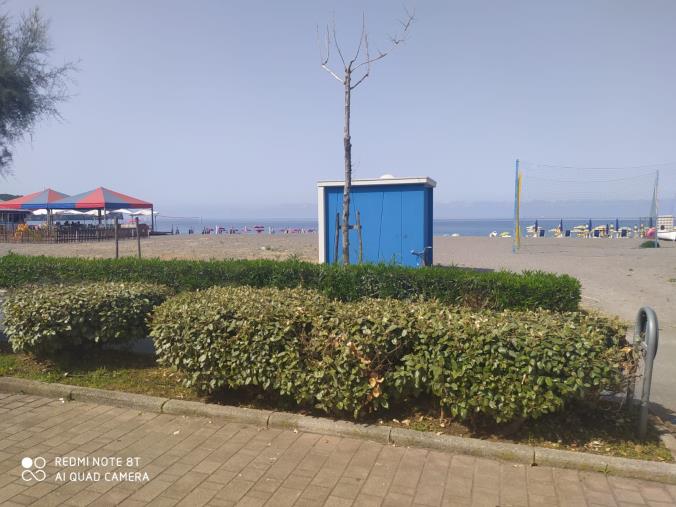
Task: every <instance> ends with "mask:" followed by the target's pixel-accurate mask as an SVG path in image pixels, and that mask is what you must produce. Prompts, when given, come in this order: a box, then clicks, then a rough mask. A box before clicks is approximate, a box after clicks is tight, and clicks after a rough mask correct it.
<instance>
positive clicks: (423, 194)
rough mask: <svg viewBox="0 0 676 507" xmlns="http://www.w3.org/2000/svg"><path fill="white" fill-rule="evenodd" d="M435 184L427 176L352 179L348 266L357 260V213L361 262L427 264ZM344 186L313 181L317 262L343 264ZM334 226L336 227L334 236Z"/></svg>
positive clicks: (430, 246)
mask: <svg viewBox="0 0 676 507" xmlns="http://www.w3.org/2000/svg"><path fill="white" fill-rule="evenodd" d="M436 185H437V184H436V182H435V181H434V180H433V179H431V178H427V177H422V178H394V177H392V176H389V175H386V176H383V177H381V178H379V179H368V180H352V191H351V192H350V263H351V264H357V263H358V262H359V251H360V241H359V230H358V228H357V227H356V225H357V214H359V222H360V225H361V253H362V262H372V263H376V262H385V263H395V264H402V265H404V266H418V265H422V264H423V261H424V264H425V265H428V266H429V265H432V258H433V255H432V204H433V201H432V191H433V189H434V187H436ZM343 186H344V184H343V182H342V181H320V182H319V183H317V190H318V212H319V217H318V220H319V262H326V263H334V262H338V263H342V259H343V246H342V245H343V239H342V232H341V230H340V229H341V227H342V224H341V222H342V210H343ZM336 223H338V224H339V226H338V234H336ZM336 238H337V239H338V248H336ZM336 252H337V255H336ZM413 252H416V253H417V254H418V255H416V253H413Z"/></svg>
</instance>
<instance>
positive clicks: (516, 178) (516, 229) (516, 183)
mask: <svg viewBox="0 0 676 507" xmlns="http://www.w3.org/2000/svg"><path fill="white" fill-rule="evenodd" d="M515 166H516V167H515V170H514V239H513V240H512V253H516V252H517V251H518V249H519V246H520V242H521V241H520V239H521V238H520V232H521V227H520V225H519V197H520V196H519V159H518V158H517V159H516V164H515Z"/></svg>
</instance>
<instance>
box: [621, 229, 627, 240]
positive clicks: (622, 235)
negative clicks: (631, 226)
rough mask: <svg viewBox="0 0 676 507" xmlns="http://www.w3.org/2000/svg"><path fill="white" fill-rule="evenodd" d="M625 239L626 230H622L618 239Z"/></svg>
mask: <svg viewBox="0 0 676 507" xmlns="http://www.w3.org/2000/svg"><path fill="white" fill-rule="evenodd" d="M626 237H627V229H622V230H621V231H620V238H626Z"/></svg>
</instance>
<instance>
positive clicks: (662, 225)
mask: <svg viewBox="0 0 676 507" xmlns="http://www.w3.org/2000/svg"><path fill="white" fill-rule="evenodd" d="M657 230H658V231H664V232H671V231H673V230H674V216H673V215H661V216H659V217H657Z"/></svg>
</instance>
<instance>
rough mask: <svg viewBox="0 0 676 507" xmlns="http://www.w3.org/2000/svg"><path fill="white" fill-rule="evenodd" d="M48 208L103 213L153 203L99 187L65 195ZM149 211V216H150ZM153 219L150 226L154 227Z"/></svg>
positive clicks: (151, 207) (138, 207)
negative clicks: (68, 195)
mask: <svg viewBox="0 0 676 507" xmlns="http://www.w3.org/2000/svg"><path fill="white" fill-rule="evenodd" d="M49 208H51V209H82V210H99V212H101V211H102V212H103V214H104V215H105V213H106V212H107V211H112V210H117V209H120V208H130V209H148V208H149V209H150V210H152V209H153V204H152V203H150V202H148V201H143V200H141V199H137V198H136V197H131V196H129V195H125V194H121V193H120V192H115V191H114V190H110V189H107V188H104V187H99V188H96V189H94V190H90V191H89V192H83V193H81V194H77V195H73V196H70V197H65V198H63V199H60V200H58V201H56V202H54V203H52V204H51V205H50V206H49ZM152 216H153V215H152V213H151V217H152ZM154 225H155V224H154V220H153V224H152V226H151V227H152V228H153V229H154V228H155V227H154Z"/></svg>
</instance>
